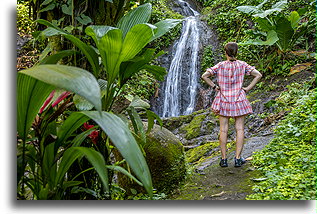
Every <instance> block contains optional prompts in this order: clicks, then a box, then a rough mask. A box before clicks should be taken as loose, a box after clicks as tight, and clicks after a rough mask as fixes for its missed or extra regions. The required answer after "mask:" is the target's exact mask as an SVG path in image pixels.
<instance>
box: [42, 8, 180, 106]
mask: <svg viewBox="0 0 317 214" xmlns="http://www.w3.org/2000/svg"><path fill="white" fill-rule="evenodd" d="M151 10H152V6H151V4H149V3H147V4H144V5H141V6H139V7H137V8H135V9H133V10H131V11H129V12H128V13H127V14H126V15H125V16H124V17H122V18H121V19H120V20H119V22H118V24H117V26H116V27H113V26H100V25H92V26H88V27H87V28H86V30H85V32H86V34H87V35H88V36H90V37H91V38H92V39H93V40H94V42H95V44H96V47H92V46H90V45H87V44H85V43H83V42H82V41H80V40H79V39H78V38H76V37H75V36H73V35H71V34H69V33H68V32H65V31H64V30H62V29H60V28H58V27H56V26H54V25H52V24H51V23H49V22H47V21H45V20H38V22H39V23H41V24H45V25H47V26H48V28H47V29H46V30H44V31H43V34H44V35H45V36H47V37H50V36H55V35H63V36H64V37H65V38H66V39H69V40H70V41H71V42H72V43H73V44H74V45H76V46H77V47H78V48H79V49H80V50H81V51H82V53H83V54H84V55H85V56H86V57H87V59H88V61H89V63H90V64H91V66H92V69H93V74H94V75H95V77H96V78H105V79H106V81H107V86H106V89H105V96H104V98H103V110H110V109H111V107H112V104H113V101H114V100H115V98H116V97H117V96H118V95H119V93H120V90H121V89H122V87H123V86H124V85H125V83H126V82H127V80H128V79H130V78H131V77H132V76H133V75H135V74H137V73H138V72H139V71H140V70H142V69H146V70H147V71H148V72H150V73H152V74H153V75H154V76H155V77H156V78H157V79H159V80H162V79H163V77H164V75H165V74H166V71H165V69H164V68H162V67H160V66H155V65H150V64H149V62H151V61H152V60H153V59H154V58H156V57H158V56H159V55H157V54H155V51H154V50H151V49H146V48H145V46H146V45H147V44H148V43H149V42H151V41H153V40H155V39H157V38H159V37H161V36H162V35H164V34H165V33H166V32H168V31H169V30H170V29H172V28H174V27H175V26H176V25H177V24H179V23H180V21H181V20H175V19H166V20H162V21H160V22H158V23H156V24H154V25H152V24H149V23H147V22H148V21H149V19H150V16H151ZM96 50H97V51H96ZM160 54H161V53H160ZM98 55H99V56H100V58H101V62H102V65H99V61H98V57H97V56H98Z"/></svg>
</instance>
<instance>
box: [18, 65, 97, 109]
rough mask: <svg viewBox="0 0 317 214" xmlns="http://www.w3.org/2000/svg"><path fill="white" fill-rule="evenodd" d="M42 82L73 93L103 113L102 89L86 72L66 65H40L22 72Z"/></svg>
mask: <svg viewBox="0 0 317 214" xmlns="http://www.w3.org/2000/svg"><path fill="white" fill-rule="evenodd" d="M20 73H22V74H26V75H29V76H31V77H33V78H36V79H38V80H40V81H42V82H45V83H47V84H50V85H53V86H55V87H58V88H63V89H65V90H67V91H72V92H74V93H76V94H79V95H80V96H82V97H84V98H85V99H86V100H88V101H89V102H91V103H92V104H93V105H94V106H95V108H96V109H97V110H98V111H101V100H100V88H99V85H98V82H97V80H96V79H95V77H94V76H93V75H92V74H91V73H89V72H88V71H86V70H83V69H81V68H77V67H72V66H66V65H38V66H34V67H32V68H29V69H27V70H23V71H20Z"/></svg>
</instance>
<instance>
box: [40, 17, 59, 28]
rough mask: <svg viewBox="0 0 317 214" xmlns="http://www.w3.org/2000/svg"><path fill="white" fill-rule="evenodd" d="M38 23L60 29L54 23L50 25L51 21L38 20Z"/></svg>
mask: <svg viewBox="0 0 317 214" xmlns="http://www.w3.org/2000/svg"><path fill="white" fill-rule="evenodd" d="M35 21H36V22H37V23H39V24H42V25H45V26H47V27H52V28H58V26H57V25H54V24H53V23H50V22H49V21H47V20H45V19H37V20H35Z"/></svg>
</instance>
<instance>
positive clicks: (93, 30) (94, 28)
mask: <svg viewBox="0 0 317 214" xmlns="http://www.w3.org/2000/svg"><path fill="white" fill-rule="evenodd" d="M113 29H116V28H114V27H111V26H104V25H89V26H88V27H86V29H85V33H86V34H87V35H88V36H91V37H92V38H93V39H94V41H95V43H96V45H97V44H98V42H99V40H100V39H101V38H102V37H103V36H104V35H106V34H107V32H108V31H109V30H113Z"/></svg>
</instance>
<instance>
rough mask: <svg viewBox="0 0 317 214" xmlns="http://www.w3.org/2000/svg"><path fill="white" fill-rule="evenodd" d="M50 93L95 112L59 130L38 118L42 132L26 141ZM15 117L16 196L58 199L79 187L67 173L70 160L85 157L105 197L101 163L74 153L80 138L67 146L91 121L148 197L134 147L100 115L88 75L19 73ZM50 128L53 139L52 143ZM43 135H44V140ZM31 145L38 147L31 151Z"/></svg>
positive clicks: (88, 153) (119, 127) (116, 124)
mask: <svg viewBox="0 0 317 214" xmlns="http://www.w3.org/2000/svg"><path fill="white" fill-rule="evenodd" d="M54 88H63V89H66V90H68V91H71V92H74V93H76V94H79V95H81V96H82V97H84V98H85V99H87V100H89V102H90V103H91V104H93V105H94V107H95V108H96V109H97V110H98V111H83V112H74V113H72V114H71V115H70V116H69V117H68V118H67V119H66V120H65V122H64V123H63V124H62V125H61V126H60V127H56V126H55V127H52V125H51V123H52V122H53V121H51V120H49V119H48V120H45V117H43V118H44V119H43V121H42V125H43V126H41V129H40V131H41V132H42V133H41V134H40V135H37V137H38V138H37V139H29V137H28V136H29V135H30V134H32V129H30V128H31V126H32V122H33V121H34V119H35V118H36V117H38V116H37V114H38V112H39V110H40V107H41V106H42V104H43V101H44V100H45V99H46V97H47V96H48V94H49V93H50V91H51V90H52V89H54ZM17 111H18V118H19V119H18V127H17V130H18V137H19V139H20V140H19V141H20V143H19V145H20V146H19V147H18V148H19V152H18V160H19V161H18V189H19V190H20V191H24V188H26V187H28V188H29V189H30V190H31V191H32V193H33V194H34V198H36V199H61V198H62V195H63V191H65V189H66V188H68V187H71V186H74V185H78V184H79V183H80V182H75V181H72V180H71V181H70V180H67V177H66V173H67V170H68V169H69V167H70V166H71V164H72V163H73V162H74V161H75V160H77V159H80V158H82V157H84V156H85V157H86V158H87V159H88V161H89V162H90V163H91V164H92V166H93V167H94V169H95V170H96V171H97V173H98V175H99V178H100V180H101V181H102V184H103V186H104V188H105V191H106V192H107V193H109V179H108V175H107V166H106V161H105V159H104V157H103V156H102V155H101V154H100V153H99V152H97V151H95V150H94V149H90V148H86V147H79V145H80V143H81V142H82V141H83V139H84V137H83V136H81V138H75V139H74V140H73V141H71V142H70V143H68V144H66V142H68V140H69V137H70V136H71V134H72V133H73V132H74V131H75V130H76V129H78V128H79V127H80V126H81V125H82V124H83V123H84V122H86V121H87V120H89V119H93V120H94V121H95V122H96V123H97V124H98V125H99V126H100V127H101V129H102V130H103V131H104V132H105V133H106V134H107V135H108V136H109V138H110V139H111V141H112V142H113V143H114V145H115V146H116V147H117V148H118V150H119V151H120V152H121V154H122V156H123V157H124V158H125V160H126V161H127V163H128V164H129V166H130V167H131V169H132V170H133V171H134V173H135V175H136V176H137V177H138V179H139V180H140V181H141V182H140V183H142V185H144V187H145V189H146V190H147V191H148V193H149V194H150V195H151V194H152V182H151V176H150V172H149V170H148V167H147V164H146V162H145V159H144V157H143V154H142V152H141V150H140V148H139V146H138V144H137V143H136V141H135V139H134V137H133V136H132V134H131V133H130V130H129V128H128V127H127V125H126V124H125V123H124V122H123V121H122V120H121V119H120V118H119V117H118V116H116V115H114V114H112V113H110V112H103V111H101V100H100V88H99V85H98V82H97V80H96V79H95V78H94V76H93V75H92V74H91V73H89V72H88V71H85V70H82V69H80V68H76V67H71V66H63V65H38V66H35V67H33V68H30V69H27V70H23V71H21V72H19V73H18V106H17ZM36 121H38V119H37V120H36ZM33 123H34V122H33ZM45 123H46V125H45ZM44 127H46V128H44ZM54 128H55V133H56V136H57V137H55V138H52V136H51V134H52V129H54ZM47 132H49V134H46V133H47ZM87 134H88V133H85V135H87ZM32 141H33V142H37V144H39V145H38V146H31V142H32ZM67 145H68V146H67ZM26 171H27V172H28V173H27V175H25V172H26ZM130 176H131V175H130ZM139 176H140V177H139Z"/></svg>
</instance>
